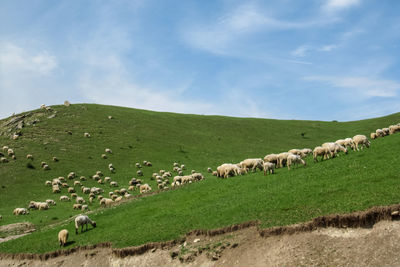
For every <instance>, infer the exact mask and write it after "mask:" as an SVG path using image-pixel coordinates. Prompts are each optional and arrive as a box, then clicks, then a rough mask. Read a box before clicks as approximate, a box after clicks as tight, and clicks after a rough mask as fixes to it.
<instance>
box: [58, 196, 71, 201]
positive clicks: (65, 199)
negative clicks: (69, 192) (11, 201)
mask: <svg viewBox="0 0 400 267" xmlns="http://www.w3.org/2000/svg"><path fill="white" fill-rule="evenodd" d="M60 201H70V199H69V197H67V196H61V197H60Z"/></svg>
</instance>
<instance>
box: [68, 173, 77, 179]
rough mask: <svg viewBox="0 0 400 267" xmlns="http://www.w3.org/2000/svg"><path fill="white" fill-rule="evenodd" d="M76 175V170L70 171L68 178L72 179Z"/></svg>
mask: <svg viewBox="0 0 400 267" xmlns="http://www.w3.org/2000/svg"><path fill="white" fill-rule="evenodd" d="M75 177H76V173H75V172H70V173H69V174H68V176H67V178H68V179H70V180H72V179H74V178H75Z"/></svg>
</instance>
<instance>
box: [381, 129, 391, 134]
mask: <svg viewBox="0 0 400 267" xmlns="http://www.w3.org/2000/svg"><path fill="white" fill-rule="evenodd" d="M382 131H383V133H384V134H385V136H386V135H389V134H390V129H389V128H382Z"/></svg>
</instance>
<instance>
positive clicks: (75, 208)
mask: <svg viewBox="0 0 400 267" xmlns="http://www.w3.org/2000/svg"><path fill="white" fill-rule="evenodd" d="M72 207H73V209H74V210H80V209H82V204H74V205H73V206H72Z"/></svg>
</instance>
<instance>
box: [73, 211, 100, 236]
mask: <svg viewBox="0 0 400 267" xmlns="http://www.w3.org/2000/svg"><path fill="white" fill-rule="evenodd" d="M89 223H90V224H91V225H92V226H93V228H96V222H95V221H92V220H91V219H89V217H88V216H87V215H78V216H77V217H76V218H75V234H78V229H79V226H81V227H82V228H81V233H82V231H83V226H84V225H86V231H87V227H88V226H87V225H88V224H89Z"/></svg>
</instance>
